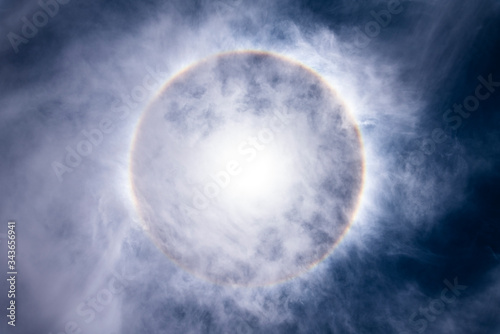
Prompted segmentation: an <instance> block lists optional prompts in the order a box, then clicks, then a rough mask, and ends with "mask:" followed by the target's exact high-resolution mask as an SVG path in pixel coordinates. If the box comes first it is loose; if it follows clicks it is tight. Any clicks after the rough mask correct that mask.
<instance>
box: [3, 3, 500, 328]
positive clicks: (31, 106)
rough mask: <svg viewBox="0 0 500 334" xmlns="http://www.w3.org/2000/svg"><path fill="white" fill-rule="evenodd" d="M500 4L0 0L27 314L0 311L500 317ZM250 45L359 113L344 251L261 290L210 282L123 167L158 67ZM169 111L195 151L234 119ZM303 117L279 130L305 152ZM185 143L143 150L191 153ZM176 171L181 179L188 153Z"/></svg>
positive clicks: (258, 324)
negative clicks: (164, 237) (168, 251)
mask: <svg viewBox="0 0 500 334" xmlns="http://www.w3.org/2000/svg"><path fill="white" fill-rule="evenodd" d="M56 7H57V8H56ZM499 10H500V8H499V4H498V3H497V2H496V1H493V0H491V1H490V0H487V1H482V2H478V3H476V2H471V1H469V2H466V1H430V0H429V1H401V2H398V1H392V0H391V1H363V2H361V1H331V2H320V1H274V2H271V3H269V2H265V1H258V2H247V1H225V0H224V1H215V2H214V1H166V2H159V1H150V2H132V1H111V2H92V3H86V2H78V1H60V2H57V3H56V2H55V1H52V2H51V1H46V2H40V3H39V2H35V1H24V2H14V1H4V2H2V3H0V21H1V22H2V23H1V24H0V35H1V36H3V37H2V40H1V42H0V78H1V79H0V105H1V106H2V108H1V121H2V122H1V123H0V124H1V126H2V128H1V130H2V131H0V136H1V141H0V143H1V144H0V145H1V147H0V151H1V152H2V159H1V162H0V166H1V171H2V174H1V177H0V182H1V186H2V189H3V190H4V192H3V195H2V201H1V211H0V212H1V213H2V214H1V217H2V218H1V221H2V222H3V224H4V225H2V226H4V227H2V228H1V229H2V230H0V242H1V245H2V247H1V249H2V254H5V255H2V258H3V260H2V268H6V266H7V265H6V261H7V257H6V255H7V247H6V241H7V238H6V231H7V228H6V224H7V221H8V220H15V221H16V222H17V242H18V244H17V245H18V248H17V267H18V268H17V269H18V273H19V274H18V277H17V289H18V294H17V296H16V303H17V305H18V308H17V319H16V320H17V321H16V327H15V328H12V327H11V326H8V325H7V324H6V322H5V319H4V320H3V321H2V325H1V326H3V327H2V329H4V332H6V333H60V332H64V331H66V332H71V331H72V330H74V329H75V328H77V327H78V328H80V329H81V331H82V333H138V332H140V333H162V332H166V333H424V332H427V333H447V332H453V333H476V332H477V333H496V332H497V331H498V330H499V323H498V316H497V315H498V312H499V308H498V290H499V285H498V264H499V262H498V261H499V256H500V255H499V252H500V250H499V247H498V244H499V242H498V241H499V237H500V234H499V233H500V231H499V228H498V217H499V215H498V214H499V212H498V205H497V198H499V195H500V194H499V192H498V187H497V186H498V184H499V181H500V178H499V177H498V172H496V171H497V170H498V163H499V161H498V156H499V151H498V148H499V147H500V146H499V133H498V105H499V102H500V86H499V85H500V84H499V82H500V71H499V67H498V61H497V59H498V57H499V56H500V51H499V50H500V48H499V45H498V36H499V28H498V24H497V22H498V19H499ZM40 13H42V14H40ZM13 34H15V35H16V36H17V37H15V36H14V35H13ZM9 36H10V37H9ZM13 36H14V37H13ZM245 49H252V50H263V51H268V52H272V53H275V54H280V55H283V56H285V57H287V58H290V59H292V60H294V61H297V62H300V63H302V64H304V65H305V66H308V67H310V68H312V69H313V70H315V71H316V72H317V73H318V74H320V75H321V76H322V77H323V78H324V79H325V80H326V81H327V82H328V83H329V84H330V85H331V86H332V87H333V88H334V89H335V91H336V92H337V100H338V101H339V102H340V103H342V104H345V105H346V106H347V108H348V111H349V112H350V113H352V115H353V116H354V118H355V121H356V123H357V124H358V126H359V128H360V130H361V133H362V138H363V143H364V155H365V162H366V183H365V189H364V192H363V196H362V199H361V203H360V209H359V212H358V214H357V216H356V219H355V221H354V222H353V226H352V228H351V229H350V231H349V232H348V233H347V234H346V236H345V238H344V239H343V241H342V242H341V243H340V244H339V246H338V247H337V248H336V249H335V251H334V252H333V254H332V255H331V256H329V257H328V258H327V259H326V260H325V261H323V262H322V263H321V264H320V265H318V266H317V267H315V268H314V269H312V270H310V271H308V272H306V273H304V274H303V275H300V276H299V277H298V278H295V279H293V280H289V281H287V282H284V283H281V284H275V285H271V286H266V287H254V288H248V287H246V288H245V287H228V286H224V285H217V284H213V283H210V282H208V281H206V280H203V279H199V278H197V277H196V276H195V275H192V274H190V273H189V272H187V271H185V270H184V269H182V268H180V267H179V266H177V265H176V264H175V263H174V262H173V261H171V260H170V259H169V258H168V257H166V256H165V255H164V254H163V253H162V252H161V251H160V249H158V248H157V247H156V246H155V245H154V243H153V241H152V238H150V237H149V235H148V233H146V232H145V231H144V229H143V226H142V224H141V221H142V220H143V216H141V215H140V213H139V212H137V210H136V208H135V207H134V203H133V200H132V195H131V194H132V188H131V184H130V180H129V175H128V173H129V161H130V152H131V146H132V140H133V134H134V133H135V130H136V128H137V126H138V121H139V119H140V117H141V115H142V114H143V112H144V111H145V110H146V108H147V106H148V105H149V102H150V101H151V100H152V99H153V98H154V97H155V96H156V94H158V93H159V89H160V87H161V86H162V85H163V84H164V82H166V81H167V80H168V79H170V78H172V77H173V76H174V75H176V74H178V73H179V72H180V71H181V70H183V69H185V68H187V67H188V66H190V65H193V64H194V63H197V62H198V61H200V60H202V59H206V58H207V57H209V56H212V55H215V54H218V53H222V52H228V51H233V50H245ZM231 73H232V72H231ZM249 73H253V72H252V71H249ZM257 73H259V72H257ZM262 73H264V74H269V73H268V72H266V71H264V70H262ZM221 75H222V76H223V77H224V76H227V77H231V76H230V75H228V73H226V74H224V73H222V74H221ZM205 79H206V80H207V81H209V82H210V78H205ZM262 80H263V79H262ZM211 82H213V87H212V86H210V87H209V89H206V90H204V89H205V88H203V87H196V86H193V87H191V86H190V87H189V89H188V88H186V87H182V86H179V88H178V91H179V92H182V93H183V94H185V95H182V96H181V95H180V96H178V101H184V99H188V100H190V99H196V98H203V96H204V94H210V93H211V92H212V91H215V88H216V87H217V88H219V86H216V84H217V83H218V82H219V81H218V80H213V81H211ZM200 86H203V85H200ZM479 86H480V88H479V90H478V87H479ZM236 87H237V84H228V85H227V86H226V87H220V90H217V91H218V92H223V93H224V94H228V96H230V95H231V94H233V93H234V92H239V91H242V89H243V88H242V87H239V88H236ZM284 87H289V86H288V85H284ZM252 89H255V90H253V91H252ZM259 89H260V88H259V87H258V86H255V87H253V88H252V87H250V88H249V93H248V95H242V96H240V97H239V99H238V103H239V105H240V106H241V108H243V109H244V108H247V107H248V106H251V107H252V108H253V109H254V111H255V115H259V113H260V112H262V115H264V116H262V117H263V118H262V119H267V118H270V117H271V115H272V114H271V113H270V112H269V110H270V109H272V106H273V104H272V103H274V102H273V101H276V100H274V99H275V98H276V97H277V96H279V93H278V95H276V94H274V93H273V94H271V92H270V91H269V90H263V89H261V90H259ZM279 92H281V91H279ZM478 92H479V95H478ZM487 93H488V96H487V97H486V95H485V94H487ZM259 94H260V95H259ZM270 96H272V99H271V98H269V97H270ZM283 96H288V94H287V92H283ZM479 96H484V98H480V97H479ZM256 97H258V98H256ZM474 99H477V101H478V104H477V106H476V104H475V102H474V101H475V100H474ZM207 100H211V99H208V98H207ZM269 100H270V101H269ZM310 101H311V103H313V102H314V103H316V102H317V100H315V99H313V98H311V99H310ZM216 102H217V101H215V102H214V103H216ZM183 103H184V102H183ZM454 104H456V105H457V106H454ZM209 107H210V106H209ZM299 109H301V108H299ZM469 109H470V111H469ZM169 110H170V111H169V113H162V114H161V121H162V122H163V123H162V124H170V125H172V124H175V125H176V126H175V128H176V129H177V131H179V133H177V134H176V133H175V131H174V130H175V129H171V131H168V133H170V134H171V135H173V136H172V138H170V139H169V141H170V142H171V143H173V142H175V140H177V141H178V142H179V144H182V145H187V146H188V147H190V145H191V147H194V148H195V149H196V148H197V147H199V146H197V145H196V143H199V142H203V141H202V140H203V138H205V137H203V136H209V134H210V133H211V131H213V130H214V129H218V127H221V126H223V125H224V124H226V123H227V122H229V120H227V117H228V116H227V114H226V113H222V110H220V109H214V110H213V113H212V112H211V111H210V108H208V109H207V113H206V114H204V115H205V117H204V119H203V121H202V120H191V119H190V120H189V122H188V121H187V120H185V119H182V117H186V115H189V114H190V112H191V113H192V114H193V115H199V111H198V114H197V113H196V111H189V110H186V109H182V105H180V104H178V105H177V107H176V106H171V108H169ZM306 110H307V108H305V109H302V110H301V111H300V113H298V115H299V118H301V117H302V118H304V120H305V118H306ZM448 110H450V111H449V112H448ZM176 111H177V112H176ZM217 113H220V114H219V115H218V114H217ZM231 115H238V113H235V112H234V111H233V113H232V114H231ZM235 117H236V116H235ZM319 117H321V114H319V113H318V114H316V115H314V114H310V118H312V119H313V120H314V119H315V118H316V119H319ZM254 118H255V120H258V119H261V118H259V117H257V116H255V117H254ZM206 120H210V122H207V121H206ZM149 121H150V122H154V121H155V120H154V119H151V120H149ZM149 121H148V122H149ZM197 122H199V123H197ZM292 124H294V125H293V126H295V127H296V128H294V129H293V130H294V131H295V133H300V134H301V135H300V136H295V137H293V138H292V137H286V136H287V135H288V136H291V133H292V132H290V133H287V130H286V128H285V130H284V132H283V134H284V135H285V137H284V138H287V139H286V140H285V139H283V143H284V142H286V141H287V140H288V138H290V140H291V141H292V142H294V141H296V142H297V143H296V144H297V146H295V147H299V148H301V149H302V150H306V149H307V148H315V147H316V148H317V147H319V143H318V142H315V140H320V141H321V140H327V138H328V137H327V136H326V135H325V136H320V135H318V134H321V133H323V132H322V130H321V129H320V130H319V131H318V132H317V133H314V135H309V133H308V131H311V130H310V129H311V127H310V125H309V123H307V124H308V126H307V127H306V126H305V125H303V128H300V124H305V122H304V123H300V122H297V123H292ZM153 125H157V126H158V127H160V124H151V126H153ZM180 125H183V126H186V129H185V131H181V130H180ZM165 126H166V125H165ZM259 126H260V123H258V122H257V121H256V123H255V127H254V128H256V129H257V130H259V129H260V127H259ZM228 128H229V127H228ZM436 129H437V130H436ZM439 129H441V130H442V131H439ZM233 131H234V130H233ZM288 131H291V130H288ZM325 131H326V130H325ZM257 133H258V131H257ZM196 136H198V137H196ZM181 138H182V139H183V140H180V139H181ZM246 138H247V137H246V135H245V136H243V138H242V140H245V139H246ZM277 138H279V137H277ZM318 138H319V139H318ZM184 139H186V140H184ZM299 139H301V140H300V141H299ZM144 140H146V139H144ZM278 140H280V139H278ZM218 142H224V140H223V138H220V139H218ZM203 143H206V145H208V144H210V141H208V142H203ZM238 143H239V141H236V142H235V144H238ZM228 144H231V143H228ZM275 144H281V142H279V141H278V142H277V143H275ZM315 145H316V146H315ZM160 147H161V146H160ZM179 147H182V148H183V146H179ZM230 147H232V146H230ZM150 149H154V147H150ZM176 149H178V148H176V147H175V146H173V145H171V146H167V147H165V148H164V150H166V151H165V152H163V153H161V152H158V153H156V152H152V151H151V152H147V153H151V154H159V156H161V154H166V153H172V154H179V158H182V159H187V158H189V156H185V155H182V152H185V151H184V150H181V149H180V148H179V149H178V151H176ZM301 152H302V151H301ZM315 152H318V151H315V150H314V149H311V150H310V151H308V153H310V154H311V155H313V154H314V153H315ZM192 156H195V155H194V154H193V155H192ZM292 156H293V155H292ZM305 158H306V159H303V160H301V163H303V164H304V166H300V167H304V168H306V167H305V164H306V163H307V161H309V159H308V158H307V156H305ZM145 163H146V162H145ZM190 163H194V162H192V161H190ZM331 163H332V161H329V160H324V169H319V170H315V172H318V173H319V174H310V175H309V176H310V177H311V178H314V177H320V176H322V175H325V174H326V173H327V171H329V170H332V168H333V167H332V164H331ZM150 167H154V166H150ZM157 167H158V168H160V167H161V166H157ZM294 167H295V168H298V167H299V166H294ZM217 170H218V169H216V170H215V171H217ZM287 172H289V171H287ZM290 173H291V172H290ZM321 173H324V174H321ZM153 175H155V174H154V173H153ZM165 175H166V179H165V180H163V181H165V182H177V180H178V179H177V178H175V177H174V175H176V174H175V169H173V170H172V171H170V170H169V171H168V173H166V174H165ZM294 175H295V177H300V176H302V175H304V173H302V172H301V173H299V172H297V173H296V174H294ZM193 177H195V178H196V175H194V176H193ZM202 177H203V176H201V178H202ZM331 177H333V175H331ZM293 180H296V179H293ZM146 181H152V180H150V179H146ZM146 181H145V182H146ZM182 184H184V183H182ZM201 184H204V183H203V182H202V183H201ZM153 185H154V186H158V187H159V186H160V183H158V184H153ZM160 190H161V187H159V191H160ZM187 194H189V192H187V190H186V196H187ZM170 196H172V197H175V196H174V195H172V194H170ZM178 199H179V198H178V197H175V198H168V200H166V203H167V204H166V205H167V206H165V210H164V212H161V213H158V211H156V210H152V211H151V213H154V214H165V215H166V214H168V215H174V214H178V215H180V213H178V212H177V213H176V212H175V211H174V212H172V211H169V210H168V207H169V206H174V205H176V204H175V203H176V202H175V201H176V200H178ZM287 200H292V199H291V198H287ZM277 205H280V203H278V204H277ZM240 209H242V208H240ZM243 209H245V208H243ZM318 210H324V211H328V210H331V208H330V207H321V208H319V209H318ZM316 211H317V210H316V209H313V208H311V209H310V211H308V214H312V212H316ZM216 217H217V216H216ZM314 228H315V227H314ZM195 232H199V230H198V229H196V230H195ZM262 232H263V234H265V237H264V236H262V239H261V240H262V243H263V245H262V246H261V245H259V246H258V247H257V246H256V249H259V250H261V251H262V253H261V256H262V258H266V257H267V258H269V257H268V256H270V254H272V253H273V252H274V251H277V250H276V249H275V250H273V247H274V246H277V245H279V241H278V240H279V238H280V237H282V236H283V235H282V232H280V231H269V232H268V231H265V230H262ZM325 232H327V233H330V232H331V231H330V230H328V231H325ZM311 241H313V240H312V239H310V240H306V241H304V240H301V241H300V242H311ZM266 247H267V248H266ZM283 247H285V246H283ZM266 249H267V251H266ZM278 253H279V252H278ZM269 259H270V258H269ZM256 263H257V262H256ZM256 263H255V264H256ZM261 263H266V261H263V262H261ZM273 268H274V267H273ZM455 282H456V283H455ZM457 286H458V287H457ZM464 286H465V288H464ZM0 287H1V289H2V296H3V297H2V298H1V299H0V300H1V304H2V305H7V303H8V300H7V298H6V295H5V293H4V292H7V291H8V287H7V285H6V282H5V281H4V283H2V285H1V286H0ZM443 291H444V292H443ZM443 296H444V297H443ZM453 297H456V298H453ZM451 300H453V302H451ZM2 307H3V306H2ZM4 310H5V308H4ZM2 317H4V318H5V315H2Z"/></svg>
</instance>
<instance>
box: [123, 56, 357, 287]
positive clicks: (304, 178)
mask: <svg viewBox="0 0 500 334" xmlns="http://www.w3.org/2000/svg"><path fill="white" fill-rule="evenodd" d="M363 172H364V171H363V158H362V146H361V139H360V136H359V131H358V129H357V127H356V124H355V122H354V121H353V120H352V118H351V117H350V116H349V115H348V114H347V112H346V110H345V107H344V106H343V105H342V103H341V101H339V99H338V98H337V97H336V95H335V93H334V92H333V90H332V89H331V88H330V87H329V86H328V85H327V84H326V83H325V82H324V81H323V80H321V78H320V77H319V76H318V75H317V74H315V73H314V72H313V71H312V70H309V69H307V68H305V67H304V66H302V65H300V64H297V63H295V62H293V61H290V60H287V59H285V58H283V57H280V56H276V55H273V54H269V53H263V52H252V51H245V52H233V53H226V54H222V55H218V56H215V57H211V58H209V59H207V60H205V61H203V62H200V63H198V64H195V65H194V66H192V67H190V68H189V69H187V70H185V71H183V72H182V73H181V74H180V75H178V76H176V77H174V78H173V79H172V80H170V81H169V82H168V83H167V84H166V86H165V87H164V89H163V90H162V92H161V93H160V94H159V95H158V97H157V98H156V99H155V100H154V101H153V102H152V103H151V105H150V106H149V107H148V109H147V111H146V112H145V113H144V115H143V117H142V120H141V122H140V124H139V126H138V129H137V131H136V135H135V139H134V144H133V148H132V152H131V163H130V178H131V183H132V188H133V193H134V197H135V202H136V205H137V208H138V209H139V212H140V215H141V218H142V220H143V223H144V227H145V228H146V229H147V230H148V231H149V233H150V235H151V237H152V238H153V240H154V241H155V243H156V245H157V246H158V247H159V248H160V249H161V250H162V251H163V252H164V253H165V254H166V255H168V256H169V257H170V258H171V259H172V260H174V261H175V262H176V263H177V264H179V265H180V266H182V267H183V268H185V269H186V270H188V271H190V272H192V273H194V274H197V275H198V276H201V277H203V278H207V279H209V280H210V281H212V282H216V283H220V284H233V285H243V286H259V285H265V284H270V283H276V282H280V281H283V280H286V279H288V278H291V277H294V276H296V275H298V274H300V273H302V272H304V271H305V270H307V269H308V268H311V267H312V266H313V265H314V264H315V263H317V262H318V261H321V260H322V259H324V258H325V257H326V256H327V255H328V254H329V253H330V252H331V250H332V249H333V247H334V246H335V245H336V244H338V242H339V241H340V240H341V238H342V236H343V235H344V234H345V232H346V231H347V229H348V227H349V225H350V223H351V221H352V219H353V216H354V213H355V211H356V208H357V206H358V202H359V198H360V194H361V190H362V183H363Z"/></svg>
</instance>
